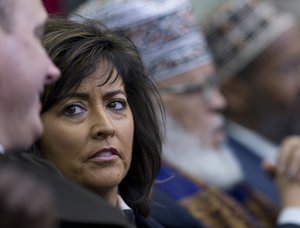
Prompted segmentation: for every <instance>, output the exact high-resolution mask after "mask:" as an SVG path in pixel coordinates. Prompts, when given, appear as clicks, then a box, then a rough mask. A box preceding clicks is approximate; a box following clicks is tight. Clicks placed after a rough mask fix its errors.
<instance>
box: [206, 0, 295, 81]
mask: <svg viewBox="0 0 300 228" xmlns="http://www.w3.org/2000/svg"><path fill="white" fill-rule="evenodd" d="M295 23H296V21H295V18H294V17H293V16H292V15H290V14H287V13H282V12H279V11H278V10H277V9H276V8H275V6H274V5H273V3H271V2H270V1H268V0H229V1H227V2H226V3H225V4H223V5H222V6H220V7H219V8H218V9H217V10H216V11H215V12H213V13H212V14H211V16H210V18H208V19H207V20H206V21H205V22H204V26H203V28H204V31H205V34H206V39H207V41H208V45H209V47H210V50H211V51H212V53H213V56H214V60H215V63H216V69H217V74H218V75H219V76H220V77H221V80H227V79H230V78H231V77H233V76H235V75H236V74H237V73H239V71H241V70H242V69H243V68H244V67H245V66H247V64H249V63H250V62H251V61H252V60H254V59H255V58H256V57H257V56H258V55H259V54H260V53H261V52H262V51H263V50H265V49H266V48H267V47H268V46H269V45H270V44H271V43H272V42H273V41H274V40H275V39H276V38H278V37H279V36H280V35H281V34H282V33H284V32H285V31H287V30H288V29H289V28H291V27H292V26H293V25H295Z"/></svg>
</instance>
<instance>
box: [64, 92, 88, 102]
mask: <svg viewBox="0 0 300 228" xmlns="http://www.w3.org/2000/svg"><path fill="white" fill-rule="evenodd" d="M89 97H90V95H89V94H88V93H80V92H75V93H72V94H69V95H67V96H66V99H72V98H79V99H81V100H88V99H89Z"/></svg>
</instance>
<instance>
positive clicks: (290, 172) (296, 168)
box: [276, 136, 300, 207]
mask: <svg viewBox="0 0 300 228" xmlns="http://www.w3.org/2000/svg"><path fill="white" fill-rule="evenodd" d="M279 155H280V156H279V159H278V164H277V167H276V173H277V175H276V181H277V185H278V188H279V191H280V193H281V194H280V195H281V200H282V206H283V207H293V206H296V207H299V206H300V198H299V196H300V165H299V164H300V137H299V136H290V137H288V138H286V139H285V140H284V142H283V143H282V146H281V148H280V154H279Z"/></svg>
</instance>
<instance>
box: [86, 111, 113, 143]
mask: <svg viewBox="0 0 300 228" xmlns="http://www.w3.org/2000/svg"><path fill="white" fill-rule="evenodd" d="M91 131H92V137H93V138H94V139H105V138H107V137H112V136H113V135H114V134H115V127H114V125H113V123H112V120H111V118H110V117H109V114H108V113H107V112H106V111H105V110H104V109H101V110H100V111H98V112H97V114H94V117H93V118H92V127H91Z"/></svg>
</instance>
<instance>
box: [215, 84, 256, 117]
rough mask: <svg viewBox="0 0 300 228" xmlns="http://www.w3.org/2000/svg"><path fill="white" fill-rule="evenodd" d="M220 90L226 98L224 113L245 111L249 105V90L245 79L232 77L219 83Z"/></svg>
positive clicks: (237, 113) (236, 113)
mask: <svg viewBox="0 0 300 228" xmlns="http://www.w3.org/2000/svg"><path fill="white" fill-rule="evenodd" d="M221 92H222V93H223V95H224V97H225V98H226V100H227V109H226V111H225V113H228V114H229V113H232V114H234V115H239V114H242V113H244V112H247V110H248V109H249V105H251V103H252V102H251V97H252V95H251V91H250V89H249V87H248V86H247V81H244V80H241V79H237V78H232V79H230V80H228V81H226V82H224V83H222V85H221Z"/></svg>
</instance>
